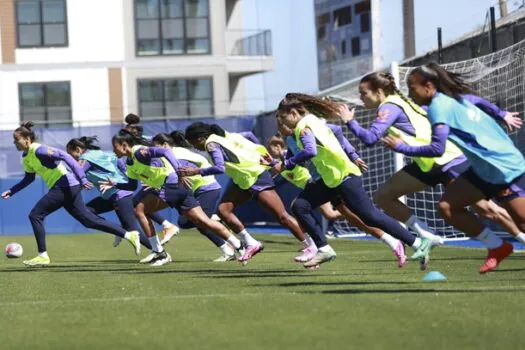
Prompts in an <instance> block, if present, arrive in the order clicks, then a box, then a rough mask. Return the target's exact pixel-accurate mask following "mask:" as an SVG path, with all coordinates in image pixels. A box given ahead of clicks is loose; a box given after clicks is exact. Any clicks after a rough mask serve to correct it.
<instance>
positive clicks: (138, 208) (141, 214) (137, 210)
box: [133, 205, 146, 219]
mask: <svg viewBox="0 0 525 350" xmlns="http://www.w3.org/2000/svg"><path fill="white" fill-rule="evenodd" d="M133 213H134V214H135V217H136V218H137V219H140V218H144V217H145V216H146V213H145V212H144V207H142V206H140V205H139V206H136V207H135V209H133Z"/></svg>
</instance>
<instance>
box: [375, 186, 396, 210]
mask: <svg viewBox="0 0 525 350" xmlns="http://www.w3.org/2000/svg"><path fill="white" fill-rule="evenodd" d="M391 197H392V196H391V195H390V194H389V191H388V190H382V189H379V190H377V191H376V192H375V193H374V195H373V199H374V202H376V203H377V204H378V205H379V206H383V204H384V203H387V202H389V201H390V202H391V201H392V198H391Z"/></svg>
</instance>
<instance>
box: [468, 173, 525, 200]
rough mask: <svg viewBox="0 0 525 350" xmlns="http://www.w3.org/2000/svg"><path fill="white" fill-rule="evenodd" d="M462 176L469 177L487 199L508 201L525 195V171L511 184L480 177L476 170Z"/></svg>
mask: <svg viewBox="0 0 525 350" xmlns="http://www.w3.org/2000/svg"><path fill="white" fill-rule="evenodd" d="M461 177H464V178H465V179H467V180H468V181H469V182H470V183H471V184H473V185H474V186H475V187H476V188H477V189H478V190H480V191H481V192H482V193H483V195H484V196H485V198H486V199H492V198H494V199H496V200H498V201H499V202H506V201H510V200H512V199H515V198H518V197H525V173H524V174H521V175H520V176H518V177H517V178H515V179H514V180H513V181H512V182H511V183H510V184H493V183H490V182H487V181H485V180H483V179H482V178H480V177H479V176H478V174H476V173H475V172H474V170H472V168H471V169H469V170H467V171H466V172H465V173H464V174H463V175H462V176H461Z"/></svg>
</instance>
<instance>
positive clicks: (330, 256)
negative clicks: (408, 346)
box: [303, 248, 337, 268]
mask: <svg viewBox="0 0 525 350" xmlns="http://www.w3.org/2000/svg"><path fill="white" fill-rule="evenodd" d="M336 256H337V254H336V253H335V251H334V250H333V249H332V248H330V250H329V251H327V252H321V251H317V254H315V256H314V257H313V258H312V259H311V260H310V261H307V262H306V263H305V264H304V265H303V266H304V267H306V268H310V267H315V266H316V265H321V264H324V263H325V262H328V261H332V260H334V259H335V258H336Z"/></svg>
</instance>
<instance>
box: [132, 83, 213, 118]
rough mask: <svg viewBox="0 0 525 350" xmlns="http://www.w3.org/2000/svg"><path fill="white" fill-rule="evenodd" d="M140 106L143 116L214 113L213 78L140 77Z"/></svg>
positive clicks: (209, 114)
mask: <svg viewBox="0 0 525 350" xmlns="http://www.w3.org/2000/svg"><path fill="white" fill-rule="evenodd" d="M138 95H139V109H140V115H141V116H142V117H143V118H163V117H185V116H203V117H204V116H211V115H213V113H214V112H213V87H212V79H211V78H204V79H141V80H139V81H138Z"/></svg>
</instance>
